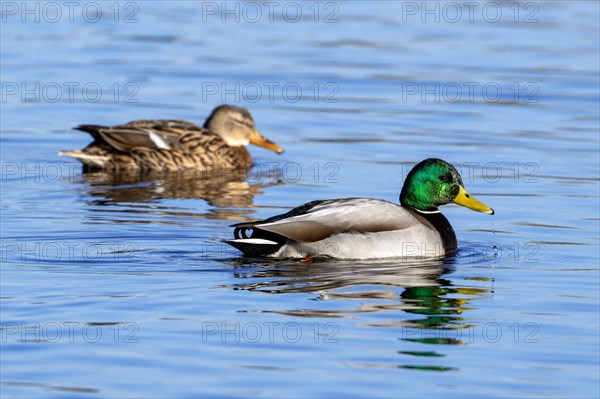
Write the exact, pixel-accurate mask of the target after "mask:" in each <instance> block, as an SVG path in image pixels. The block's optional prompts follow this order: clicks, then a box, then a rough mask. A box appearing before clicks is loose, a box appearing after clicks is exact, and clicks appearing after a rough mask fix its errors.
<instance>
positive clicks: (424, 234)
mask: <svg viewBox="0 0 600 399" xmlns="http://www.w3.org/2000/svg"><path fill="white" fill-rule="evenodd" d="M450 202H454V203H457V204H459V205H462V206H465V207H467V208H469V209H473V210H475V211H478V212H484V213H489V214H490V215H493V214H494V210H493V209H492V208H490V207H488V206H487V205H485V204H482V203H481V202H479V201H477V200H476V199H475V198H473V197H472V196H471V195H470V194H469V193H468V192H467V190H466V189H465V188H464V186H463V182H462V178H461V177H460V175H459V174H458V172H457V171H456V169H455V168H454V167H453V166H452V165H450V164H449V163H448V162H446V161H443V160H441V159H434V158H431V159H426V160H424V161H422V162H420V163H419V164H417V165H416V166H415V167H414V168H413V169H412V170H411V171H410V172H409V174H408V176H407V177H406V181H405V182H404V186H403V187H402V192H401V193H400V204H401V205H397V204H394V203H392V202H389V201H384V200H379V199H373V198H342V199H334V200H320V201H312V202H309V203H307V204H304V205H301V206H299V207H297V208H294V209H292V210H291V211H289V212H287V213H285V214H283V215H277V216H273V217H270V218H268V219H265V220H261V221H256V222H249V223H238V224H235V225H233V226H232V227H235V230H234V236H235V239H233V240H224V242H226V243H228V244H230V245H232V246H234V247H235V248H237V249H239V250H240V251H242V252H244V253H245V254H247V255H258V256H272V257H290V258H305V257H314V256H328V257H333V258H342V259H368V258H391V257H419V258H422V257H441V256H444V255H448V254H451V253H454V252H456V250H457V248H458V246H457V242H456V234H455V233H454V230H453V229H452V226H451V225H450V223H449V222H448V219H446V218H445V217H444V215H442V213H441V212H440V211H439V210H438V206H440V205H446V204H448V203H450ZM248 230H251V233H250V234H248Z"/></svg>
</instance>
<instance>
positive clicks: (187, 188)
mask: <svg viewBox="0 0 600 399" xmlns="http://www.w3.org/2000/svg"><path fill="white" fill-rule="evenodd" d="M257 170H258V172H253V171H252V170H251V171H246V170H219V171H214V170H213V171H211V172H210V173H204V172H201V171H197V170H186V171H179V172H161V173H144V174H126V173H114V172H106V171H88V172H86V173H84V174H83V175H82V177H81V179H80V180H79V181H78V182H80V183H84V184H87V185H88V187H87V188H86V190H87V192H88V194H89V195H90V196H91V197H93V198H95V199H94V200H93V201H92V202H91V204H92V205H114V204H119V203H148V202H155V201H158V200H161V199H165V198H176V199H204V200H206V201H207V202H208V204H209V205H211V206H213V207H215V208H219V209H215V210H214V211H213V212H211V214H210V215H206V217H208V218H213V219H223V220H236V221H237V220H245V219H246V218H245V217H244V216H243V214H244V213H249V212H250V210H244V209H243V208H252V207H253V200H254V196H255V195H259V194H261V193H262V189H264V188H267V187H271V186H277V185H281V184H283V183H282V176H281V172H280V171H277V170H274V169H272V168H269V173H267V174H265V173H264V171H262V170H261V169H260V168H257ZM227 208H242V209H227Z"/></svg>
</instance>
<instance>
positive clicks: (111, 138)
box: [64, 119, 252, 171]
mask: <svg viewBox="0 0 600 399" xmlns="http://www.w3.org/2000/svg"><path fill="white" fill-rule="evenodd" d="M76 129H78V130H81V131H85V132H88V133H90V134H91V135H92V137H94V139H95V140H94V142H92V143H91V144H90V145H88V146H87V147H86V148H84V149H83V150H82V151H69V152H65V153H64V154H65V155H70V156H74V157H76V158H78V159H79V160H81V162H83V163H84V164H86V165H88V166H90V167H99V168H102V169H109V170H121V171H137V170H153V171H157V170H158V171H160V170H162V171H175V170H184V169H197V170H201V171H215V170H218V169H240V168H247V167H249V166H250V165H251V164H252V158H251V157H250V154H249V152H248V151H247V150H246V148H245V147H243V146H240V147H232V146H229V145H228V144H227V143H226V142H225V140H223V139H222V138H221V136H219V135H218V134H217V133H215V132H213V131H211V130H209V129H206V128H204V127H200V126H198V125H195V124H193V123H190V122H187V121H182V120H159V119H156V120H136V121H132V122H129V123H127V124H124V125H116V126H98V125H81V126H78V127H77V128H76Z"/></svg>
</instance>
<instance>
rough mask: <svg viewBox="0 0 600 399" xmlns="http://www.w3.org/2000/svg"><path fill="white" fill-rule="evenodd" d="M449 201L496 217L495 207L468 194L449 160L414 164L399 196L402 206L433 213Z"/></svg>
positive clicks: (433, 159) (435, 159)
mask: <svg viewBox="0 0 600 399" xmlns="http://www.w3.org/2000/svg"><path fill="white" fill-rule="evenodd" d="M450 202H454V203H457V204H459V205H462V206H464V207H467V208H469V209H473V210H474V211H477V212H483V213H489V214H490V215H493V214H494V210H493V209H492V208H490V207H489V206H487V205H485V204H483V203H481V202H479V201H477V200H476V199H475V198H473V197H472V196H471V194H469V193H468V192H467V190H466V189H465V187H464V186H463V181H462V178H461V177H460V175H459V174H458V172H457V171H456V169H455V168H454V166H452V165H450V164H449V163H448V162H446V161H443V160H441V159H437V158H429V159H426V160H424V161H421V162H420V163H418V164H417V165H415V167H414V168H412V170H411V171H410V172H409V173H408V176H407V177H406V180H405V182H404V186H403V187H402V192H401V193H400V203H401V204H402V206H406V207H412V208H415V209H417V210H420V211H426V212H432V211H437V210H438V207H439V206H440V205H446V204H449V203H450Z"/></svg>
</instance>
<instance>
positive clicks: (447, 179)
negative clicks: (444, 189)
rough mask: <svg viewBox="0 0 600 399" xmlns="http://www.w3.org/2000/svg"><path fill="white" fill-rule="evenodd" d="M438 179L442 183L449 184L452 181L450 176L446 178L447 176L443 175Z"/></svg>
mask: <svg viewBox="0 0 600 399" xmlns="http://www.w3.org/2000/svg"><path fill="white" fill-rule="evenodd" d="M438 179H440V180H441V181H443V182H445V183H447V182H449V181H450V178H449V177H448V176H446V175H441V176H439V177H438Z"/></svg>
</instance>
